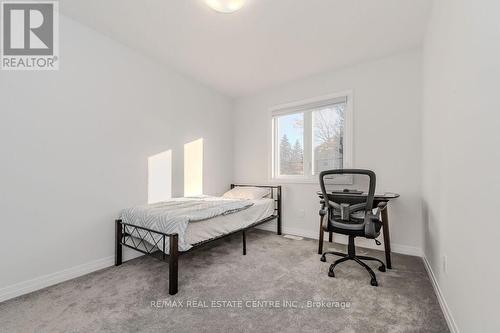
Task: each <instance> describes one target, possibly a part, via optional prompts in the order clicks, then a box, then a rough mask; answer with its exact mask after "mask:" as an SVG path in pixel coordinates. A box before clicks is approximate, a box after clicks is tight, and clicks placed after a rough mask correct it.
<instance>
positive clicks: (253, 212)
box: [186, 198, 274, 245]
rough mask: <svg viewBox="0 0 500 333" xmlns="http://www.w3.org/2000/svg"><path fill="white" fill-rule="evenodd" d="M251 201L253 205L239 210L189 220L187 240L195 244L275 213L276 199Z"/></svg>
mask: <svg viewBox="0 0 500 333" xmlns="http://www.w3.org/2000/svg"><path fill="white" fill-rule="evenodd" d="M250 201H251V202H252V203H253V205H252V206H250V207H249V208H247V209H244V210H241V211H239V212H236V213H232V214H228V215H220V216H217V217H214V218H211V219H208V220H203V221H196V222H189V224H188V227H187V230H186V242H187V243H189V244H192V245H194V244H196V243H199V242H202V241H205V240H208V239H212V238H215V237H219V236H222V235H225V234H228V233H230V232H232V231H235V230H238V229H242V228H245V227H248V226H249V225H251V224H253V223H255V222H258V221H260V220H263V219H265V218H266V217H269V216H271V215H273V213H274V199H268V198H263V199H256V200H250Z"/></svg>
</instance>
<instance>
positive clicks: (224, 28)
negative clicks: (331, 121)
mask: <svg viewBox="0 0 500 333" xmlns="http://www.w3.org/2000/svg"><path fill="white" fill-rule="evenodd" d="M430 6H431V0H247V3H246V5H245V6H244V7H243V8H242V9H241V10H240V11H238V12H236V13H233V14H221V13H217V12H215V11H213V10H211V9H210V8H208V7H207V6H206V5H205V4H204V2H203V0H133V1H132V0H65V1H61V2H60V10H61V12H62V13H63V14H64V15H66V16H69V17H71V18H73V19H74V20H76V21H79V22H80V23H83V24H85V25H87V26H89V27H91V28H93V29H95V30H97V31H99V32H101V33H103V34H105V35H107V36H109V37H111V38H113V39H115V40H117V41H119V42H121V43H123V44H125V45H127V46H129V47H131V48H134V49H137V50H139V51H141V52H142V53H144V54H146V55H148V56H151V57H153V58H155V59H157V60H158V61H161V62H163V63H165V64H167V65H168V66H170V67H172V68H174V69H176V70H178V71H181V72H183V73H185V74H187V75H189V76H191V77H193V78H195V79H196V80H198V81H201V82H203V83H205V84H207V85H208V86H211V87H213V88H215V89H216V90H218V91H220V92H222V93H224V94H226V95H228V96H231V97H241V96H246V95H251V94H255V93H257V92H259V91H263V90H265V89H266V88H270V87H272V86H276V85H279V84H282V83H284V82H287V81H291V80H294V79H298V78H301V77H305V76H308V75H312V74H315V73H319V72H322V71H325V70H334V69H336V68H339V67H343V66H347V65H353V64H356V63H359V62H362V61H365V60H369V59H373V58H378V57H382V56H386V55H390V54H393V53H396V52H398V51H402V50H408V49H411V48H415V47H418V46H419V45H420V44H421V41H422V38H423V35H424V30H425V27H426V23H427V17H428V14H429V11H430Z"/></svg>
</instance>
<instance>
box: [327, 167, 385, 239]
mask: <svg viewBox="0 0 500 333" xmlns="http://www.w3.org/2000/svg"><path fill="white" fill-rule="evenodd" d="M331 175H353V176H354V175H364V176H367V177H368V178H369V185H368V193H367V196H366V197H364V196H363V197H362V198H355V197H352V196H343V195H342V194H341V193H336V194H332V193H328V192H327V191H326V186H325V179H326V178H327V177H328V176H331ZM319 184H320V187H321V192H322V193H323V200H324V201H325V208H326V209H327V211H328V224H329V229H332V230H330V231H334V232H337V233H342V234H351V233H354V234H356V236H363V237H366V238H376V237H378V236H379V234H380V228H381V225H382V224H381V223H380V221H379V219H378V217H377V216H375V215H374V214H373V212H372V209H373V198H374V196H375V186H376V176H375V173H374V172H373V171H371V170H363V169H338V170H327V171H323V172H321V173H320V175H319Z"/></svg>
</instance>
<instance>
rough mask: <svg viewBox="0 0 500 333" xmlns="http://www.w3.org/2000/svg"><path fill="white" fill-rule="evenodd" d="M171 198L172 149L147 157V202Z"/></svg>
mask: <svg viewBox="0 0 500 333" xmlns="http://www.w3.org/2000/svg"><path fill="white" fill-rule="evenodd" d="M170 198H172V150H167V151H164V152H162V153H159V154H156V155H153V156H150V157H149V158H148V203H150V204H151V203H155V202H160V201H165V200H168V199H170Z"/></svg>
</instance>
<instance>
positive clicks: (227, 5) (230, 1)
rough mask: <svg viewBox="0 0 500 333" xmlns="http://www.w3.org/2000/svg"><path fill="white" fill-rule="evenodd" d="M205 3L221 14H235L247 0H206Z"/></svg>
mask: <svg viewBox="0 0 500 333" xmlns="http://www.w3.org/2000/svg"><path fill="white" fill-rule="evenodd" d="M205 2H206V3H207V5H208V6H209V7H210V8H212V9H213V10H215V11H218V12H219V13H234V12H235V11H237V10H238V9H240V8H241V7H243V5H244V4H245V0H205Z"/></svg>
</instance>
